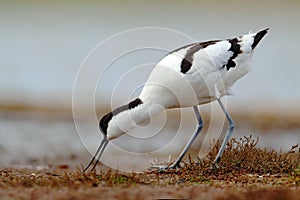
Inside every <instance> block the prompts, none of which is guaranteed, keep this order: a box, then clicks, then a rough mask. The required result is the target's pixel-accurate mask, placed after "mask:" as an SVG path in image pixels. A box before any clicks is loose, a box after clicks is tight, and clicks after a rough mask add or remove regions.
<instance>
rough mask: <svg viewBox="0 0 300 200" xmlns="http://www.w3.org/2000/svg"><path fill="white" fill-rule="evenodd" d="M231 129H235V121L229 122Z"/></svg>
mask: <svg viewBox="0 0 300 200" xmlns="http://www.w3.org/2000/svg"><path fill="white" fill-rule="evenodd" d="M228 127H229V129H234V127H235V124H234V122H233V121H229V125H228Z"/></svg>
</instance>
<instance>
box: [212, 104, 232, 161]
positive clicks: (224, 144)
mask: <svg viewBox="0 0 300 200" xmlns="http://www.w3.org/2000/svg"><path fill="white" fill-rule="evenodd" d="M217 101H218V103H219V105H220V107H221V109H222V110H223V112H224V114H225V116H226V119H227V121H228V131H227V133H226V136H225V138H224V140H223V143H222V145H221V148H220V150H219V152H218V155H217V156H216V158H215V160H214V162H213V164H217V163H218V162H220V160H221V156H222V154H223V152H224V149H225V147H226V145H227V143H228V141H229V139H230V137H231V134H232V132H233V129H234V122H233V120H232V118H231V117H230V115H229V114H228V112H227V111H226V109H225V106H224V105H223V103H222V101H221V100H220V99H217Z"/></svg>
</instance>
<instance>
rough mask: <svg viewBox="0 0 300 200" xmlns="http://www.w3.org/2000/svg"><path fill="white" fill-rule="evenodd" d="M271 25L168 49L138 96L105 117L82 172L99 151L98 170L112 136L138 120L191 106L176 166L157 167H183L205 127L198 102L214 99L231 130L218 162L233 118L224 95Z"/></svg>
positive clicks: (202, 102)
mask: <svg viewBox="0 0 300 200" xmlns="http://www.w3.org/2000/svg"><path fill="white" fill-rule="evenodd" d="M268 30H269V29H265V30H262V31H259V32H257V33H249V34H246V35H243V36H239V37H235V38H231V39H225V40H211V41H207V42H199V43H194V44H190V45H187V46H184V47H181V48H179V49H177V50H174V51H172V52H170V53H169V54H167V55H166V56H165V57H164V58H162V59H161V60H160V62H159V63H158V64H157V65H156V66H155V67H154V69H153V71H152V72H151V74H150V77H149V78H148V80H147V82H146V83H145V85H144V87H143V90H142V92H141V94H140V95H139V97H138V98H137V99H135V100H133V101H131V102H130V103H129V104H127V105H124V106H121V107H119V108H116V109H115V110H113V111H112V112H110V113H108V114H106V115H104V116H103V117H102V119H101V120H100V123H99V126H100V130H101V132H102V133H103V135H104V138H103V140H102V141H101V144H100V146H99V148H98V149H97V151H96V153H95V156H94V157H93V159H92V160H91V161H90V163H89V164H88V166H87V167H86V168H85V169H84V171H83V172H85V171H86V170H87V169H88V168H89V167H90V165H91V164H92V163H93V161H94V160H95V159H96V157H97V155H98V154H99V153H100V154H99V156H98V159H97V161H96V163H95V164H94V166H93V168H92V169H91V171H92V170H94V168H95V167H96V165H97V163H98V161H99V160H100V157H101V155H102V153H103V152H104V149H105V148H106V146H107V144H108V142H109V141H110V140H112V139H115V138H117V137H119V136H121V135H122V134H124V133H126V132H128V131H130V130H131V129H133V128H134V127H136V125H137V124H138V123H141V122H143V121H145V120H147V119H149V118H150V117H151V116H153V115H155V114H157V113H159V112H161V111H162V110H163V109H170V108H182V107H193V109H194V112H195V115H196V118H197V120H198V126H197V128H196V131H195V133H194V134H193V136H192V137H191V139H190V140H189V142H188V143H187V144H186V146H185V148H184V149H183V151H182V152H181V154H180V155H179V157H178V158H177V160H176V161H175V162H174V163H173V164H172V165H169V166H158V167H157V169H159V170H163V169H167V168H178V167H180V162H181V160H182V159H183V157H184V155H185V154H186V152H187V151H188V149H189V148H190V146H191V145H192V144H193V142H194V140H195V139H196V137H197V136H198V135H199V133H200V131H201V129H202V127H203V121H202V119H201V115H200V113H199V110H198V105H201V104H205V103H209V102H212V101H215V100H217V101H218V103H219V105H220V107H221V109H222V110H223V112H224V114H225V116H226V118H227V121H228V131H227V133H226V136H225V138H224V140H223V143H222V145H221V148H220V150H219V152H218V154H217V156H216V158H215V160H214V162H213V164H217V163H218V162H219V161H220V159H221V156H222V153H223V151H224V149H225V147H226V145H227V143H228V140H229V139H230V136H231V134H232V131H233V129H234V122H233V120H232V118H231V117H230V115H229V114H228V112H227V111H226V109H225V106H224V105H223V103H222V101H221V97H223V96H225V95H229V94H231V91H230V88H231V86H232V85H233V84H234V83H235V82H236V81H237V80H238V79H240V78H241V77H242V76H244V75H245V74H247V73H248V72H249V70H250V67H251V65H250V61H251V58H252V55H253V52H254V49H255V47H256V46H257V44H258V43H259V42H260V40H261V39H262V38H263V37H264V35H266V34H267V33H268ZM156 105H160V106H156Z"/></svg>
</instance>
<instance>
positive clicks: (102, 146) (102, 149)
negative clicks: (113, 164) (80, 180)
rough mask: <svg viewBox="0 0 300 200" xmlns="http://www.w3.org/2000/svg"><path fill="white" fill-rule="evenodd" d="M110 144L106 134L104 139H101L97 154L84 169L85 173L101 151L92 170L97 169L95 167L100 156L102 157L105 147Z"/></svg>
mask: <svg viewBox="0 0 300 200" xmlns="http://www.w3.org/2000/svg"><path fill="white" fill-rule="evenodd" d="M107 144H108V140H107V138H106V136H104V138H103V140H102V141H101V143H100V145H99V147H98V149H97V151H96V153H95V155H94V156H93V158H92V160H91V161H90V162H89V164H88V165H87V167H86V168H85V169H84V170H83V173H85V171H86V170H87V169H88V168H89V167H90V166H91V164H92V163H93V162H94V160H95V159H96V157H97V154H98V153H99V152H100V154H99V156H98V159H97V160H96V163H95V164H94V166H93V167H92V169H91V170H90V171H93V170H94V169H95V167H96V166H97V164H98V162H99V160H100V158H101V155H102V154H103V152H104V149H105V147H106V145H107Z"/></svg>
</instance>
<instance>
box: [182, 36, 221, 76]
mask: <svg viewBox="0 0 300 200" xmlns="http://www.w3.org/2000/svg"><path fill="white" fill-rule="evenodd" d="M219 41H220V40H212V41H207V42H202V43H196V44H194V46H192V47H191V48H190V49H189V50H188V51H187V52H186V54H185V56H184V58H183V59H182V61H181V65H180V69H181V73H184V74H185V73H187V72H188V71H189V70H190V69H191V67H192V64H193V60H194V54H195V53H196V52H198V51H199V50H200V49H203V48H206V47H208V46H209V45H213V44H216V42H219Z"/></svg>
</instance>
